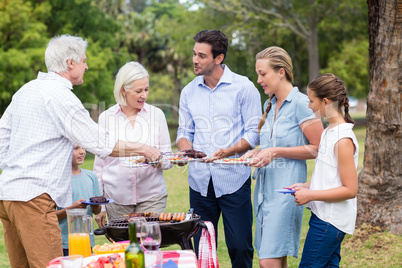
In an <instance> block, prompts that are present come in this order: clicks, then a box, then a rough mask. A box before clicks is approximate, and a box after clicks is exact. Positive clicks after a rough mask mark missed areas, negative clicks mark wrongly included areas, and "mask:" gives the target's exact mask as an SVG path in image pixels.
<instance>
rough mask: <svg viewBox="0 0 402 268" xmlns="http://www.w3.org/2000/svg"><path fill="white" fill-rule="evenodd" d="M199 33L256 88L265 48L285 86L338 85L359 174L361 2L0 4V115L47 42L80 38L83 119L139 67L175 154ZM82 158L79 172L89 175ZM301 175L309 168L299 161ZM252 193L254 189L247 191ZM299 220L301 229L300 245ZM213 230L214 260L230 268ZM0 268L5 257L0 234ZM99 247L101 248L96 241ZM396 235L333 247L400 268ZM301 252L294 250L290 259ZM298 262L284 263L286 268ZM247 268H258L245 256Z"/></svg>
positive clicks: (184, 199)
mask: <svg viewBox="0 0 402 268" xmlns="http://www.w3.org/2000/svg"><path fill="white" fill-rule="evenodd" d="M203 29H220V30H221V31H222V32H224V33H225V34H226V35H227V37H228V38H229V41H230V47H229V50H228V53H227V58H226V60H225V64H227V65H228V66H229V68H230V69H231V70H232V71H234V72H236V73H240V74H242V75H246V76H248V77H249V78H250V80H251V81H253V82H254V83H255V84H256V87H257V88H258V89H259V90H260V93H261V96H262V101H263V102H264V101H265V100H266V99H267V96H265V95H264V93H263V91H262V90H261V88H260V87H259V85H257V83H256V74H255V67H254V65H255V54H256V53H257V52H259V51H261V50H263V49H264V48H266V47H268V46H273V45H275V46H280V47H283V48H284V49H285V50H286V51H288V53H289V54H290V56H291V58H292V59H293V65H294V77H295V79H294V85H295V86H298V87H299V88H300V90H301V91H303V92H305V89H306V85H307V84H308V81H310V80H311V79H312V78H314V77H315V76H317V75H318V74H321V73H326V72H332V73H334V74H336V75H337V76H338V77H340V78H341V79H342V80H343V81H345V84H346V86H347V88H348V90H349V95H351V96H354V97H356V98H357V99H358V100H359V101H358V105H357V106H355V107H354V110H353V114H352V116H353V118H354V119H355V120H356V121H357V123H358V124H357V125H358V126H356V133H357V136H358V141H359V145H360V149H361V152H360V157H359V171H360V170H361V168H362V163H363V154H364V140H365V137H366V136H365V135H366V128H365V111H366V110H365V109H366V101H365V99H366V97H367V95H368V93H369V52H368V49H369V35H368V7H367V3H366V1H365V0H339V1H336V0H321V1H313V0H299V1H297V0H294V1H291V0H282V1H269V0H262V1H253V0H217V1H208V0H187V1H177V0H176V1H174V0H169V1H163V0H161V1H150V0H48V1H44V0H25V1H24V0H0V85H1V87H0V116H1V114H2V113H3V112H4V110H5V109H6V108H7V106H8V104H9V103H10V101H11V98H12V95H13V94H14V93H15V92H16V91H17V90H18V89H19V88H20V87H21V86H22V85H23V84H25V83H26V82H28V81H30V80H32V79H35V78H36V76H37V73H38V71H43V72H46V67H45V64H44V52H45V47H46V44H47V42H48V41H49V40H50V38H52V37H53V36H55V35H60V34H65V33H68V34H71V35H78V36H81V37H84V38H86V39H88V41H89V46H88V49H87V53H86V54H87V57H88V61H87V63H88V66H89V70H88V71H87V72H86V73H85V76H84V81H85V82H84V84H83V85H81V86H76V87H75V88H74V93H75V94H76V95H77V96H78V97H79V98H80V100H81V101H82V102H83V103H84V106H85V107H86V108H87V109H88V111H89V112H90V114H91V116H92V118H93V119H94V120H95V121H97V117H98V115H99V113H101V112H102V111H104V110H105V109H107V108H108V107H110V106H111V105H113V104H115V100H114V97H113V84H114V76H115V74H116V72H117V71H118V69H119V68H120V67H121V66H122V65H123V64H124V63H126V62H128V61H132V60H134V61H138V62H140V63H142V64H143V65H144V66H145V67H146V68H147V70H148V71H149V73H150V94H149V98H148V100H147V102H148V103H150V104H153V105H156V106H158V107H160V108H161V109H162V110H163V111H164V113H165V115H166V117H167V119H168V123H169V127H170V132H171V138H172V146H173V147H174V146H175V143H174V141H175V132H176V130H177V117H178V113H177V112H178V102H179V96H180V91H181V89H182V88H183V86H185V85H186V84H187V83H188V82H190V81H191V80H192V79H193V78H194V74H193V71H192V61H191V58H192V48H193V45H194V41H193V39H192V37H193V36H194V35H195V34H196V33H197V32H199V31H200V30H203ZM92 164H93V157H92V156H89V157H88V159H87V161H86V163H85V165H86V166H85V168H88V169H92ZM308 167H309V175H308V178H311V172H312V170H313V167H314V161H308ZM165 176H166V181H167V184H168V191H169V198H168V208H167V210H168V211H170V212H176V211H187V210H188V204H189V203H188V183H187V170H186V168H180V169H179V168H178V167H175V168H173V169H172V170H168V171H166V172H165ZM253 187H254V184H253ZM308 218H309V212H308V211H306V213H305V218H304V222H303V234H302V243H303V242H304V237H305V233H306V231H307V228H308ZM222 231H223V230H222V226H221V228H220V230H219V232H220V233H219V247H218V257H219V260H220V262H221V267H230V264H229V258H228V256H227V253H226V247H225V244H224V234H223V232H222ZM0 235H1V238H0V267H9V266H8V257H7V254H6V250H5V247H4V240H3V238H2V226H1V227H0ZM99 239H100V240H98V241H99V243H101V242H103V241H102V239H101V238H99ZM401 242H402V240H401V237H400V236H396V235H393V234H390V233H388V232H387V231H386V230H384V229H380V228H377V227H370V226H363V227H362V228H361V229H358V230H357V232H356V235H355V236H354V237H353V238H351V237H348V238H347V239H346V241H345V243H344V247H343V252H342V256H343V260H342V264H343V266H346V267H362V266H367V267H376V266H378V267H400V266H401V265H402V263H401V262H402V250H401V249H402V245H401V244H402V243H401ZM301 250H302V248H301V249H300V251H301ZM298 261H299V260H294V259H293V258H289V262H290V265H289V266H290V267H296V266H297V263H298ZM254 266H255V267H257V266H258V259H257V258H256V255H255V261H254Z"/></svg>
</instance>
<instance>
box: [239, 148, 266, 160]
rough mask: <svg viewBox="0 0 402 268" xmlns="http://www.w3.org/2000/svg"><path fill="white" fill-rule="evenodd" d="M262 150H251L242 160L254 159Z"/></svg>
mask: <svg viewBox="0 0 402 268" xmlns="http://www.w3.org/2000/svg"><path fill="white" fill-rule="evenodd" d="M260 151H261V150H260V149H254V150H250V151H247V152H246V153H245V154H243V155H242V156H241V157H240V159H242V160H244V159H247V158H253V157H255V156H256V155H257V154H258V153H259V152H260Z"/></svg>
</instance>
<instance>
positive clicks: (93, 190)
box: [56, 144, 101, 256]
mask: <svg viewBox="0 0 402 268" xmlns="http://www.w3.org/2000/svg"><path fill="white" fill-rule="evenodd" d="M85 155H86V151H85V149H84V148H82V147H81V146H79V145H77V144H76V145H74V152H73V160H72V176H71V189H72V192H73V202H74V203H73V204H72V205H71V206H70V207H67V208H60V207H58V208H57V211H56V214H57V217H58V219H59V225H60V229H61V235H62V239H63V254H64V256H68V255H69V254H68V226H67V213H66V209H72V208H86V207H87V205H85V204H82V203H81V201H85V200H88V199H89V198H91V197H93V196H100V195H101V191H100V189H99V183H98V179H97V177H96V174H95V173H94V172H93V171H90V170H86V169H81V168H80V167H79V165H82V164H83V163H84V159H85ZM87 210H88V213H87V214H88V215H89V216H92V213H93V214H95V215H97V214H99V212H100V211H101V206H100V205H90V206H89V207H88V209H87ZM90 239H91V247H93V246H94V245H95V240H94V236H93V234H92V235H91V236H90Z"/></svg>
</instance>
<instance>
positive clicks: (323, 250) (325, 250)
mask: <svg viewBox="0 0 402 268" xmlns="http://www.w3.org/2000/svg"><path fill="white" fill-rule="evenodd" d="M309 225H310V228H309V230H308V233H307V237H306V242H305V243H304V248H303V255H302V259H301V262H300V265H299V267H309V268H313V267H314V268H318V267H339V262H340V261H341V243H342V240H343V238H344V237H345V233H344V232H342V231H341V230H339V229H337V228H336V227H334V226H333V225H332V224H330V223H328V222H325V221H322V220H320V219H319V218H318V217H317V216H316V215H315V214H314V213H312V212H311V218H310V222H309Z"/></svg>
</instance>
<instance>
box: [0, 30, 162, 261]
mask: <svg viewBox="0 0 402 268" xmlns="http://www.w3.org/2000/svg"><path fill="white" fill-rule="evenodd" d="M86 47H87V41H85V40H83V39H82V38H81V37H76V36H70V35H61V36H57V37H54V38H53V39H52V40H51V41H50V42H49V44H48V46H47V49H46V52H45V62H46V66H47V69H48V73H42V72H39V74H38V78H37V79H35V80H32V81H30V82H28V83H27V84H25V85H24V86H23V87H21V88H20V89H19V90H18V92H16V93H15V94H14V96H13V98H12V101H11V103H10V105H9V106H8V107H7V109H6V111H5V113H4V114H3V116H2V117H1V119H0V169H1V170H2V173H1V174H0V219H1V221H2V223H3V227H4V239H5V244H6V248H7V252H8V255H9V259H10V264H11V267H18V268H20V267H31V268H36V267H38V268H43V267H46V264H47V262H48V261H50V260H51V259H53V258H55V257H58V256H62V255H63V250H62V240H61V232H60V227H59V224H58V220H57V216H56V213H55V208H56V205H57V206H60V207H67V206H70V205H71V204H72V194H71V185H70V176H71V159H72V154H73V146H74V144H78V145H80V146H81V147H83V148H85V149H86V150H87V151H89V152H91V153H93V154H95V155H98V156H100V157H103V158H105V157H107V156H109V155H110V156H130V155H132V154H139V155H144V156H145V157H146V158H147V159H149V160H150V161H155V160H157V159H159V158H160V156H161V154H160V151H159V150H158V149H156V148H154V147H151V146H149V145H145V144H141V143H138V142H133V143H130V142H126V141H121V140H119V139H118V138H117V137H115V136H114V135H110V134H108V133H106V131H105V130H104V129H103V128H100V127H98V125H97V124H96V123H95V122H94V121H93V120H92V119H91V118H90V116H89V113H88V112H87V110H86V109H85V108H84V106H83V105H82V103H81V102H80V100H79V99H78V98H77V97H76V96H75V95H74V94H73V93H72V89H73V86H75V85H80V84H82V83H83V82H84V80H83V76H84V73H85V71H86V70H88V65H87V63H86V60H87V58H86V55H85V51H86Z"/></svg>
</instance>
